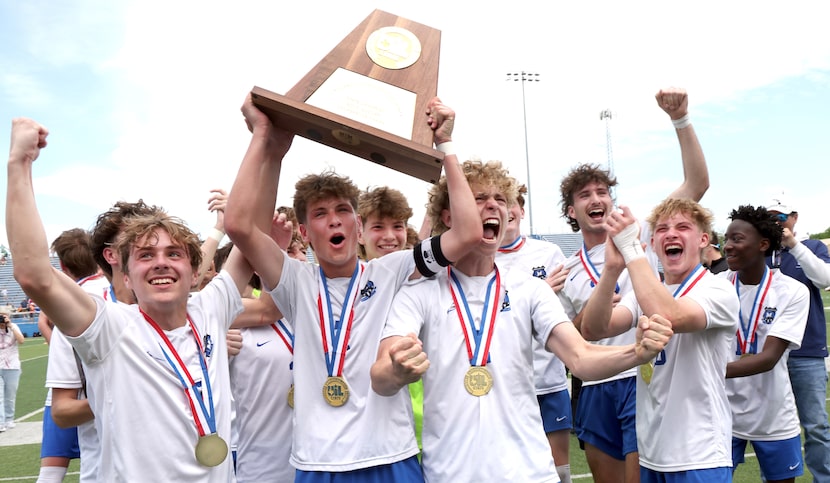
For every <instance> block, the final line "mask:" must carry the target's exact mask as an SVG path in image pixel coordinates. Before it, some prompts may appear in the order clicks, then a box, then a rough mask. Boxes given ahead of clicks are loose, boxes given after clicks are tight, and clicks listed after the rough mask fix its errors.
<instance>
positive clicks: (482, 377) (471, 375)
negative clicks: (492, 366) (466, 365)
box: [464, 366, 493, 397]
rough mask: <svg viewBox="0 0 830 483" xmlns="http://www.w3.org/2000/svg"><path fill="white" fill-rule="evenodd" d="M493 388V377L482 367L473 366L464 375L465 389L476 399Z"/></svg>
mask: <svg viewBox="0 0 830 483" xmlns="http://www.w3.org/2000/svg"><path fill="white" fill-rule="evenodd" d="M492 388H493V376H492V375H491V374H490V371H488V370H487V369H486V368H484V367H482V366H473V367H471V368H470V369H469V370H467V374H465V375H464V389H466V390H467V392H469V393H470V394H472V395H473V396H475V397H481V396H484V395H485V394H487V393H488V392H490V389H492Z"/></svg>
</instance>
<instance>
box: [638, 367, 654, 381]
mask: <svg viewBox="0 0 830 483" xmlns="http://www.w3.org/2000/svg"><path fill="white" fill-rule="evenodd" d="M653 375H654V363H653V362H646V363H645V364H641V365H640V377H642V378H643V381H644V382H645V383H646V384H650V383H651V377H652V376H653Z"/></svg>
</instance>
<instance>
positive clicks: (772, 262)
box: [767, 198, 830, 482]
mask: <svg viewBox="0 0 830 483" xmlns="http://www.w3.org/2000/svg"><path fill="white" fill-rule="evenodd" d="M767 211H769V212H770V213H772V214H773V215H775V216H776V217H777V218H778V223H779V224H780V225H781V227H782V228H783V229H784V235H783V238H782V239H781V248H782V249H781V250H778V251H777V252H776V253H775V255H777V256H773V257H767V265H768V266H770V268H776V267H779V266H780V270H781V273H783V274H784V275H788V276H790V277H792V278H794V279H796V280H798V281H799V282H801V283H803V284H804V285H806V286H807V289H808V290H809V291H810V311H809V313H808V315H807V329H806V330H805V331H804V338H803V339H802V340H801V348H800V349H798V350H794V351H792V352H790V355H789V359H788V361H787V369H788V370H789V373H790V382H791V383H792V387H793V394H795V405H796V407H797V408H798V417H799V419H800V420H801V426H802V427H803V428H804V463H805V464H806V465H807V469H808V470H810V473H812V475H813V479H814V480H815V481H822V482H823V481H830V422H828V419H827V406H826V397H827V368H826V367H825V365H824V362H825V358H826V357H827V325H826V324H827V321H826V319H825V315H824V304H823V303H822V301H821V291H822V290H823V289H825V288H827V287H828V286H830V254H828V253H827V247H826V246H825V245H824V243H822V242H820V241H819V240H803V241H801V242H800V243H799V242H798V240H796V238H795V224H796V222H797V221H798V212H797V211H795V210H794V209H793V208H792V207H791V206H789V205H788V204H787V203H785V202H783V201H782V200H781V199H780V198H778V199H773V200H772V202H771V203H770V204H769V205H768V206H767Z"/></svg>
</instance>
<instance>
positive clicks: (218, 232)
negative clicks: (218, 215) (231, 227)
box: [208, 228, 225, 243]
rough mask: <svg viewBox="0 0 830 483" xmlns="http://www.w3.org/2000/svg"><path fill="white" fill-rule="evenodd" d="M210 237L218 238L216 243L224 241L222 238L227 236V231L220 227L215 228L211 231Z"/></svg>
mask: <svg viewBox="0 0 830 483" xmlns="http://www.w3.org/2000/svg"><path fill="white" fill-rule="evenodd" d="M208 238H211V239H213V240H216V243H222V239H223V238H225V232H223V231H222V230H220V229H218V228H214V229H213V230H211V231H210V235H208Z"/></svg>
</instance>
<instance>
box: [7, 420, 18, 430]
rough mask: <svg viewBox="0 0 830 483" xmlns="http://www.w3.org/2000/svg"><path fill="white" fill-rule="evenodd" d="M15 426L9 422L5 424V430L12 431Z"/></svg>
mask: <svg viewBox="0 0 830 483" xmlns="http://www.w3.org/2000/svg"><path fill="white" fill-rule="evenodd" d="M15 426H17V425H16V424H14V421H9V422H8V423H6V429H12V428H13V427H15Z"/></svg>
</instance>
